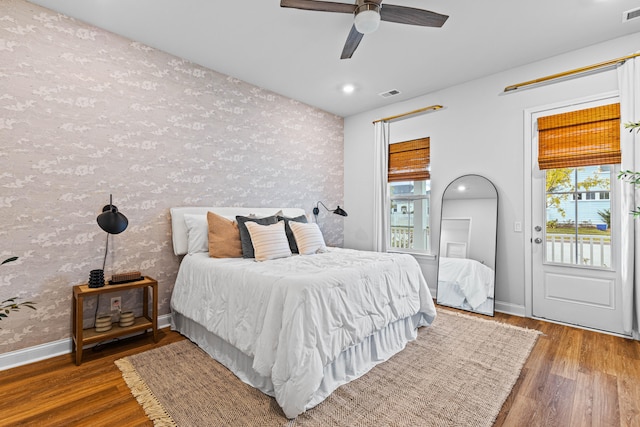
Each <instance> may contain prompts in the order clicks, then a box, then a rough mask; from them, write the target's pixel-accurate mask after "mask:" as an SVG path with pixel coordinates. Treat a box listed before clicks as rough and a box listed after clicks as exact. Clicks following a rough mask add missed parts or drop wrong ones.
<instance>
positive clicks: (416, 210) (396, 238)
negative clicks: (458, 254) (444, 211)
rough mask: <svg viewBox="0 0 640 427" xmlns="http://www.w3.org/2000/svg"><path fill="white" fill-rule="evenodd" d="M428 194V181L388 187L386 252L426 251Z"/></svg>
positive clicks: (427, 243)
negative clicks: (388, 248)
mask: <svg viewBox="0 0 640 427" xmlns="http://www.w3.org/2000/svg"><path fill="white" fill-rule="evenodd" d="M429 193H430V189H429V181H406V182H394V183H390V184H389V194H390V198H391V200H390V206H391V210H390V213H389V225H390V230H389V236H390V242H389V247H390V248H393V249H416V250H419V251H427V250H429V248H430V239H429Z"/></svg>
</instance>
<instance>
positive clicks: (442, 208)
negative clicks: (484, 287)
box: [436, 174, 500, 316]
mask: <svg viewBox="0 0 640 427" xmlns="http://www.w3.org/2000/svg"><path fill="white" fill-rule="evenodd" d="M470 177H477V178H481V179H482V180H484V181H486V182H487V183H488V184H490V185H491V187H492V188H493V191H494V192H495V201H496V218H495V221H496V222H495V232H494V239H495V241H494V250H493V291H494V297H493V304H492V307H491V313H488V312H485V311H479V310H473V309H468V308H463V307H460V306H454V305H449V304H442V303H440V302H439V301H438V294H439V291H440V268H441V259H442V255H443V253H442V222H443V219H445V218H443V214H444V209H445V200H446V199H445V196H446V195H447V191H448V190H449V189H450V188H452V186H453V185H454V184H456V182H457V181H459V180H461V179H463V178H470ZM499 206H500V198H499V194H498V189H497V187H496V186H495V184H494V183H493V182H492V181H491V180H490V179H488V178H487V177H485V176H482V175H477V174H467V175H461V176H459V177H457V178H455V179H454V180H452V181H451V182H450V183H449V184H448V185H447V187H446V188H445V190H444V192H443V193H442V199H441V205H440V234H439V236H438V268H437V270H436V304H438V305H442V306H446V307H451V308H455V309H459V310H465V311H470V312H473V313H478V314H483V315H487V316H494V315H495V306H496V301H495V280H496V268H497V265H496V261H497V252H498V217H499V211H500V209H499Z"/></svg>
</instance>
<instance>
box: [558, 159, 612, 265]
mask: <svg viewBox="0 0 640 427" xmlns="http://www.w3.org/2000/svg"><path fill="white" fill-rule="evenodd" d="M611 170H612V168H611V167H609V166H589V167H582V168H567V169H549V170H547V172H546V173H547V181H546V182H547V189H546V190H547V191H546V194H547V196H546V200H547V208H546V223H547V226H546V245H545V259H546V261H547V262H549V263H559V264H571V265H584V266H592V267H602V268H609V267H610V266H611V220H610V214H611V200H610V194H611V192H610V191H611V188H610V184H611ZM596 194H598V196H599V197H595V195H596Z"/></svg>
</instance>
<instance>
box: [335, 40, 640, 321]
mask: <svg viewBox="0 0 640 427" xmlns="http://www.w3.org/2000/svg"><path fill="white" fill-rule="evenodd" d="M638 46H640V33H636V34H633V35H630V36H626V37H623V38H619V39H616V40H613V41H609V42H606V43H601V44H598V45H594V46H591V47H589V48H585V49H581V50H578V51H574V52H570V53H567V54H564V55H560V56H557V57H553V58H550V59H548V60H545V61H540V62H536V63H533V64H529V65H527V66H524V67H519V68H516V69H511V70H506V71H504V72H502V73H498V74H494V75H491V76H488V77H485V78H482V79H478V80H474V81H470V82H468V83H465V84H461V85H458V86H454V87H450V88H447V89H444V90H441V91H439V92H435V93H431V94H427V95H424V96H420V97H417V98H414V99H412V100H409V101H405V102H402V103H397V104H392V105H389V106H388V107H385V108H379V109H376V110H372V111H368V112H365V113H362V114H358V115H355V116H351V117H348V118H346V119H345V134H344V138H345V150H344V155H345V161H344V167H345V209H346V210H347V211H348V212H349V217H347V218H346V219H345V236H344V242H345V247H350V248H356V249H365V250H371V249H372V248H373V239H372V233H373V221H372V214H371V212H372V208H373V182H372V177H373V168H374V164H373V151H372V148H373V139H374V136H373V125H372V122H373V121H374V120H377V119H380V118H383V117H388V116H392V115H396V114H401V113H405V112H408V111H412V110H415V109H418V108H422V107H426V106H429V105H433V104H441V105H443V106H444V107H445V108H444V109H443V110H440V111H436V112H433V113H427V114H422V115H419V116H416V117H413V118H409V119H405V120H402V121H399V122H394V123H392V124H391V134H392V140H393V141H394V140H404V139H413V138H419V137H425V136H429V137H431V177H432V182H431V190H432V191H431V195H432V202H431V209H432V211H431V212H432V224H431V226H432V227H431V229H432V236H433V239H434V242H437V241H438V240H437V239H438V235H439V219H440V205H441V203H440V201H441V197H442V192H443V191H444V189H445V188H446V186H447V184H448V183H449V182H450V181H452V180H453V179H455V178H456V177H458V176H460V175H464V174H478V175H483V176H486V177H487V178H488V179H490V180H491V181H492V182H493V183H494V184H495V186H496V188H497V189H498V193H499V224H498V247H497V262H496V264H497V265H496V271H497V277H496V307H497V308H498V309H502V310H503V311H510V312H513V313H521V314H524V304H525V295H524V281H525V278H524V257H525V256H526V254H527V253H528V252H527V250H528V249H527V246H526V245H528V244H529V242H525V238H524V236H525V235H526V233H521V232H520V233H518V232H514V222H516V221H518V222H523V221H524V219H525V212H524V196H523V194H524V177H525V174H526V173H529V172H528V169H527V168H528V167H529V166H528V165H524V164H523V163H524V149H525V148H524V141H525V140H524V113H523V112H524V110H525V109H528V108H532V107H536V106H542V105H549V104H554V103H559V102H566V101H570V100H575V99H580V98H584V97H586V96H591V95H597V94H600V93H606V92H610V91H614V90H617V77H616V72H615V70H613V69H612V70H609V71H604V72H600V73H596V74H591V75H588V76H583V77H580V78H577V79H571V80H566V81H562V82H557V83H554V84H551V85H547V86H543V87H537V88H532V89H528V90H521V91H518V92H515V93H510V94H507V95H503V94H502V92H503V89H504V88H505V86H508V85H511V84H516V83H519V82H522V81H527V80H531V79H535V78H539V77H543V76H546V75H549V74H553V73H558V72H562V71H566V70H570V69H573V68H578V67H582V66H586V65H590V64H595V63H599V62H602V61H606V60H610V59H613V58H617V57H620V56H624V55H627V54H629V53H632V52H634V51H636V50H637V48H638ZM433 66H434V67H436V66H437V64H433ZM468 66H469V67H473V64H469V65H468ZM428 78H429V72H428V70H425V79H428ZM401 86H402V85H401V82H400V83H399V89H400V90H402V87H401ZM530 226H531V224H523V228H526V227H530ZM525 231H526V229H525ZM432 247H433V252H434V253H435V250H436V248H437V244H433V246H432ZM419 262H420V263H421V265H422V267H423V271H424V274H425V277H426V279H427V282H428V283H429V284H430V287H431V288H432V289H434V288H435V283H436V275H435V274H436V263H437V262H436V260H435V259H434V258H431V259H428V258H424V257H420V258H419Z"/></svg>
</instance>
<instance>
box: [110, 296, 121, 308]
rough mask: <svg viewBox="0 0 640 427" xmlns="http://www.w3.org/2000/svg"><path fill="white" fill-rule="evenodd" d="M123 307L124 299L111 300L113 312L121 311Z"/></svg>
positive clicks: (115, 298)
mask: <svg viewBox="0 0 640 427" xmlns="http://www.w3.org/2000/svg"><path fill="white" fill-rule="evenodd" d="M121 307H122V297H113V298H111V311H120V308H121Z"/></svg>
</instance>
